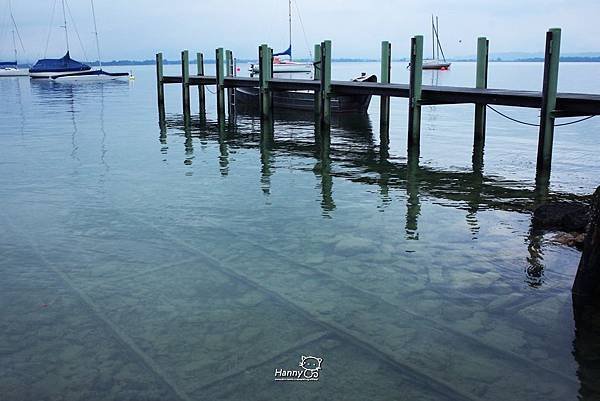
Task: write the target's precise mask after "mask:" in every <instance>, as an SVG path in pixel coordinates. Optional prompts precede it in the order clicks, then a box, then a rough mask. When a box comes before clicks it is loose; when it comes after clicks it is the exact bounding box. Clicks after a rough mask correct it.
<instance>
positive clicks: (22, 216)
mask: <svg viewBox="0 0 600 401" xmlns="http://www.w3.org/2000/svg"><path fill="white" fill-rule="evenodd" d="M541 67H542V66H541V64H508V63H506V64H504V63H495V64H492V69H491V72H490V74H491V75H490V81H491V83H493V85H492V84H491V85H490V86H496V87H521V88H526V89H538V88H539V82H540V79H539V78H540V77H541ZM169 68H170V69H172V71H173V72H176V71H177V67H174V66H170V67H169ZM561 68H562V70H561V71H562V74H561V90H565V91H575V92H577V91H580V92H594V93H598V92H599V91H600V86H598V85H599V84H598V82H600V81H599V80H598V79H597V78H598V74H599V71H600V69H599V68H598V65H597V64H563V65H562V66H561ZM377 69H378V67H377V65H376V64H369V63H365V64H350V63H349V64H340V65H337V66H336V71H335V74H336V75H337V77H339V78H340V79H346V78H350V77H351V76H353V75H355V74H356V73H358V72H361V71H366V72H377ZM473 69H474V64H467V63H464V64H463V63H456V64H455V65H453V69H452V71H450V72H448V73H446V74H439V75H437V76H434V75H431V76H429V75H426V77H425V80H427V79H430V80H433V81H434V82H436V81H438V82H439V83H440V84H447V85H455V84H456V85H467V84H470V82H471V77H472V76H474V73H473ZM135 73H136V76H137V79H136V81H135V83H133V84H129V83H122V84H118V83H107V84H103V85H72V84H71V85H69V84H62V85H61V84H52V83H48V82H30V81H29V80H26V79H8V80H1V81H0V93H2V96H1V100H0V106H1V107H0V127H1V128H0V129H1V131H0V145H1V149H2V158H1V159H0V172H1V174H0V200H1V201H2V209H1V210H0V222H1V224H2V227H3V230H0V254H1V255H2V261H1V263H0V274H1V275H2V276H1V277H2V280H0V304H1V305H2V314H1V315H0V316H1V318H0V333H1V336H0V355H2V365H1V366H0V390H1V391H2V394H3V396H2V397H0V398H2V399H8V400H13V399H14V400H22V399H36V400H38V399H50V400H54V399H57V400H58V399H66V400H72V399H114V400H122V399H140V400H141V399H143V400H147V399H156V400H159V399H182V400H196V399H257V400H259V399H298V398H303V399H356V400H362V399H374V400H378V399H381V400H389V399H410V400H412V399H424V400H429V399H431V400H438V399H449V400H463V399H473V400H497V399H519V400H541V399H544V400H553V399H556V400H567V399H577V398H578V397H580V398H582V399H589V400H593V399H597V397H598V394H599V393H598V392H594V391H593V388H594V386H597V384H595V383H597V382H599V379H600V375H598V373H597V370H595V369H596V368H595V366H596V365H595V363H596V362H595V361H597V360H598V353H595V351H594V349H595V348H596V347H597V344H598V343H599V342H600V341H599V339H598V338H597V337H595V336H594V335H592V334H590V333H587V332H582V331H581V330H578V331H576V330H575V324H574V322H573V311H572V305H571V300H570V286H571V284H572V280H573V278H574V275H575V271H576V267H577V263H578V261H579V256H580V255H579V252H577V251H576V250H573V249H570V248H566V247H563V246H559V245H556V244H554V243H553V242H552V241H551V235H542V234H541V233H537V232H535V231H534V230H532V228H531V214H530V212H529V210H530V209H531V207H532V206H533V205H534V204H535V202H536V200H537V199H538V198H539V193H538V192H536V190H535V187H534V170H535V151H536V140H537V131H536V129H535V128H530V127H521V126H516V125H514V124H512V123H510V122H507V121H505V120H503V119H501V118H500V117H497V116H495V115H493V114H492V113H490V115H489V120H488V137H487V143H486V153H485V160H484V163H483V165H478V166H475V167H476V168H475V169H474V168H473V166H472V163H471V152H472V133H471V130H472V106H444V107H442V106H435V107H427V108H425V109H424V113H423V132H422V141H423V142H422V159H421V161H420V163H419V164H418V165H414V164H407V162H406V159H405V157H404V156H405V154H406V103H405V101H404V100H397V101H396V100H394V101H393V102H392V107H393V108H392V128H391V134H390V146H389V149H388V150H387V151H386V150H385V149H382V148H381V147H380V146H379V140H378V113H377V110H378V101H377V99H373V102H372V106H371V112H370V115H369V117H365V118H344V119H341V120H340V119H337V120H336V121H335V123H334V127H333V128H332V133H331V140H330V144H329V147H328V148H327V146H324V145H322V142H320V141H318V140H315V133H314V128H313V125H312V123H311V121H310V119H305V118H303V117H300V116H298V115H289V114H284V115H281V114H280V115H277V116H276V122H275V133H274V137H273V140H272V141H261V135H260V123H259V121H258V119H256V118H254V117H252V116H244V115H239V116H238V118H237V120H236V122H235V124H234V123H231V124H228V128H227V130H226V131H225V132H219V130H218V129H217V128H216V126H215V124H214V122H213V121H214V117H215V116H214V103H213V101H214V97H213V96H211V95H210V94H208V99H209V107H208V114H207V116H206V117H207V120H206V121H205V120H202V119H201V118H199V117H198V116H197V115H195V116H194V119H193V124H192V126H191V127H190V128H189V129H184V127H183V123H182V118H181V115H180V114H178V110H180V109H181V103H180V99H179V97H180V87H179V86H177V85H173V86H169V87H167V111H168V112H169V115H168V120H167V127H166V130H164V131H162V132H161V130H160V129H159V126H158V124H157V116H156V114H157V113H156V107H155V82H154V72H153V69H152V68H150V67H136V68H135ZM394 77H395V78H394V79H395V80H396V81H397V82H406V78H407V72H406V71H405V69H404V65H403V64H398V65H395V66H394ZM563 77H566V78H563ZM594 85H595V86H594ZM192 94H193V95H194V94H195V91H193V92H192ZM194 110H196V108H194ZM503 110H506V111H507V112H510V113H511V115H514V116H516V117H519V118H522V119H530V120H532V121H535V120H536V112H535V111H527V110H518V109H510V108H505V109H504V108H503ZM599 128H600V120H598V119H592V120H589V121H586V122H585V123H581V124H578V125H573V126H568V127H564V128H560V129H557V134H556V136H557V139H556V143H555V149H556V150H555V155H554V163H553V175H552V181H551V186H550V194H551V195H550V196H551V197H556V198H561V199H571V198H577V199H578V198H580V196H581V195H584V194H589V193H590V192H591V191H592V190H593V189H594V188H595V186H596V185H597V184H598V182H597V177H598V161H597V157H596V158H595V157H594V156H595V155H597V154H598V150H599V149H598V144H597V140H596V135H597V133H598V131H599ZM327 149H329V150H327ZM301 355H313V356H318V357H322V358H323V366H322V371H321V374H320V380H319V381H318V382H308V383H307V382H303V383H281V382H274V381H273V379H274V371H275V369H278V368H283V369H294V368H296V367H297V366H298V362H299V360H300V356H301Z"/></svg>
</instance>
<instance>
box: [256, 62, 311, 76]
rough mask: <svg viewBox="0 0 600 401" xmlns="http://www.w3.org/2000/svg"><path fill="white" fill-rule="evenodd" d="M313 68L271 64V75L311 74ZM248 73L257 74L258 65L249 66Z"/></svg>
mask: <svg viewBox="0 0 600 401" xmlns="http://www.w3.org/2000/svg"><path fill="white" fill-rule="evenodd" d="M312 69H313V66H312V64H308V63H281V64H273V73H275V74H277V73H286V72H312ZM249 70H250V72H252V73H254V74H258V73H259V72H260V67H259V66H258V64H250V68H249Z"/></svg>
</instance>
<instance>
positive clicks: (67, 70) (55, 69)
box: [29, 0, 130, 81]
mask: <svg viewBox="0 0 600 401" xmlns="http://www.w3.org/2000/svg"><path fill="white" fill-rule="evenodd" d="M90 2H91V6H92V16H93V19H94V29H95V31H94V34H95V35H96V48H97V50H98V63H99V67H100V68H99V69H92V67H90V66H89V65H87V64H84V63H82V62H79V61H76V60H73V59H72V58H71V56H70V54H69V32H68V29H67V16H66V13H65V0H62V5H63V18H64V25H63V27H64V29H65V40H66V44H67V53H66V54H65V55H64V56H63V57H62V58H60V59H42V60H39V61H38V62H37V63H35V65H34V66H33V67H31V68H30V69H29V75H30V76H31V78H46V79H52V80H53V81H104V80H114V79H120V78H129V76H130V75H129V73H128V72H119V73H111V72H107V71H104V70H103V69H102V61H101V58H100V43H99V41H98V28H97V26H96V11H95V9H94V1H93V0H90Z"/></svg>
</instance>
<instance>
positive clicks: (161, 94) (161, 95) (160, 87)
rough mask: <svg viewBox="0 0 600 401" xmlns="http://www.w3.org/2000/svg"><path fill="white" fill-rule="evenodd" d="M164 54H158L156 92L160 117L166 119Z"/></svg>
mask: <svg viewBox="0 0 600 401" xmlns="http://www.w3.org/2000/svg"><path fill="white" fill-rule="evenodd" d="M163 76H164V70H163V54H162V53H157V54H156V92H157V96H158V119H159V121H161V122H162V121H164V119H165V84H164V83H163Z"/></svg>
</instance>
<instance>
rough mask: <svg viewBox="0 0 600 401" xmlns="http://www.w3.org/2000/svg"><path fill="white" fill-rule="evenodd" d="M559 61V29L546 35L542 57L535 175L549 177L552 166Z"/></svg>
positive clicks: (552, 30)
mask: <svg viewBox="0 0 600 401" xmlns="http://www.w3.org/2000/svg"><path fill="white" fill-rule="evenodd" d="M559 59H560V29H559V28H553V29H550V30H549V31H548V32H547V33H546V51H545V56H544V83H543V88H542V105H541V109H542V110H541V115H540V133H539V139H538V155H537V173H538V175H548V176H549V175H550V167H551V164H552V142H553V139H554V118H555V114H554V109H555V108H556V92H557V87H558V64H559Z"/></svg>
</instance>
